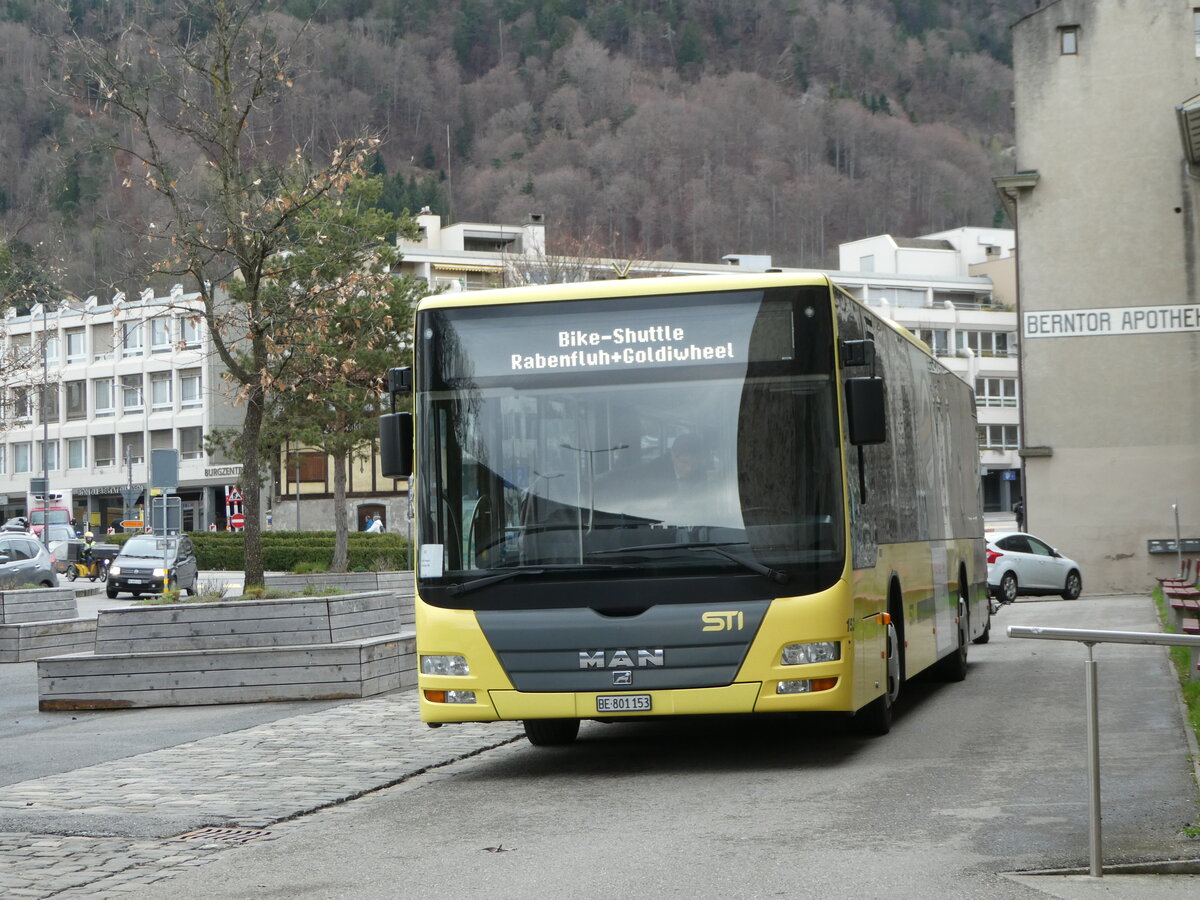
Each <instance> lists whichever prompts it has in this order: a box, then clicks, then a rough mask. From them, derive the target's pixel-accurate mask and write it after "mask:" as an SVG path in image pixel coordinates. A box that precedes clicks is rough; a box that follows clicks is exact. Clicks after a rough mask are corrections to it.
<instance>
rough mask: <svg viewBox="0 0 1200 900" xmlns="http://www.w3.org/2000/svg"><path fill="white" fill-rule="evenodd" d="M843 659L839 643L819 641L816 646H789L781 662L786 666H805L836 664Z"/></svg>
mask: <svg viewBox="0 0 1200 900" xmlns="http://www.w3.org/2000/svg"><path fill="white" fill-rule="evenodd" d="M841 658H842V645H841V644H840V643H839V642H838V641H818V642H816V643H815V644H788V645H787V646H786V647H784V648H783V655H782V656H781V657H780V659H779V662H780V664H781V665H784V666H803V665H806V664H807V663H819V662H836V661H837V660H839V659H841Z"/></svg>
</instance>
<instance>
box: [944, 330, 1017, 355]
mask: <svg viewBox="0 0 1200 900" xmlns="http://www.w3.org/2000/svg"><path fill="white" fill-rule="evenodd" d="M954 346H955V347H956V348H957V349H959V350H968V349H969V350H973V351H974V352H975V355H976V356H1016V355H1017V340H1016V335H1015V334H1011V333H1009V332H1007V331H958V332H955V339H954Z"/></svg>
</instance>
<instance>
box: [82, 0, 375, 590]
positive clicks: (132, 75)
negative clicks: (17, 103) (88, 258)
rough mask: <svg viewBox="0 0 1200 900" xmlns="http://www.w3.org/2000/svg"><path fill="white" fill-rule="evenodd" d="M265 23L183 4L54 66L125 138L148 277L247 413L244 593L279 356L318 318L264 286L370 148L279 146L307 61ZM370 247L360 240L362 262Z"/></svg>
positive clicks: (256, 564) (283, 361)
mask: <svg viewBox="0 0 1200 900" xmlns="http://www.w3.org/2000/svg"><path fill="white" fill-rule="evenodd" d="M271 8H272V7H271V5H270V4H269V3H268V2H265V0H178V2H177V3H176V4H175V11H174V15H162V14H159V15H155V16H149V15H147V16H132V17H131V18H130V19H129V20H128V24H127V25H126V26H125V29H124V30H123V31H121V32H119V33H117V34H115V35H113V36H112V37H111V39H106V40H103V41H101V40H97V39H91V38H86V37H82V36H79V35H73V36H72V37H71V38H70V39H69V40H67V41H66V42H65V45H64V46H63V48H62V49H63V51H64V52H63V53H62V54H61V58H62V59H63V60H64V61H65V64H66V66H67V71H66V72H65V83H66V84H67V85H68V86H69V87H70V89H71V91H72V94H73V96H74V98H75V99H76V101H77V103H82V102H86V101H89V100H90V101H92V102H94V104H95V108H96V109H97V111H98V112H102V113H104V114H106V115H108V116H112V117H113V118H115V119H117V120H118V121H120V122H121V123H123V124H124V125H126V126H128V128H127V129H122V130H120V131H118V133H117V136H116V139H115V141H113V142H112V149H113V150H114V151H116V153H117V154H118V156H121V155H123V154H124V155H127V156H128V157H129V158H131V159H132V160H133V161H134V162H135V163H136V166H137V170H138V171H136V172H134V171H133V170H132V169H131V175H130V176H129V177H127V178H126V179H125V186H126V188H127V189H131V190H132V189H134V188H136V187H137V186H139V185H141V186H142V187H144V188H148V189H149V191H150V192H152V193H153V194H154V195H155V196H156V197H157V199H158V201H159V203H160V209H161V215H162V218H161V220H158V219H154V220H152V221H148V222H141V223H137V224H138V225H139V227H141V228H142V230H143V236H144V239H145V241H146V242H147V243H148V245H149V246H150V247H152V248H153V250H154V258H155V259H157V260H158V262H157V264H156V266H155V272H156V273H157V274H160V275H163V274H165V275H170V276H171V277H174V278H184V279H187V280H188V281H190V282H191V283H192V284H193V286H194V289H195V290H196V291H198V292H199V295H200V298H201V300H202V303H203V309H204V312H203V318H204V321H205V323H206V326H207V328H208V331H209V333H210V335H211V339H212V343H213V346H214V348H215V352H216V353H217V354H218V356H219V357H220V360H221V363H222V364H223V366H224V368H225V370H226V376H225V377H226V379H227V381H228V382H229V385H230V387H231V394H232V396H233V398H234V400H235V401H236V402H238V403H240V404H241V405H242V406H243V407H244V409H245V417H244V422H243V427H242V439H241V440H240V441H239V442H238V446H239V453H240V456H241V463H242V476H241V486H242V493H243V496H244V498H245V513H246V530H245V569H246V571H245V577H246V585H247V587H253V586H256V585H261V584H262V583H263V557H262V537H261V527H262V503H261V491H262V488H263V485H264V482H265V480H266V476H267V474H268V472H267V468H268V467H267V466H266V465H265V464H264V459H263V456H262V453H261V446H262V444H261V441H260V437H261V432H262V428H263V422H264V416H265V414H266V410H267V408H268V404H269V401H270V400H271V398H272V396H273V395H274V392H276V391H277V390H279V388H278V385H279V384H280V383H281V381H285V380H286V379H284V378H283V376H282V374H281V370H280V367H286V366H287V363H288V359H289V353H288V352H287V348H288V347H289V346H290V345H291V344H292V343H293V342H294V341H295V339H296V336H297V335H298V334H302V333H303V331H304V329H308V328H311V327H313V322H314V321H316V320H319V319H320V318H321V314H322V311H321V310H320V309H319V308H309V309H296V308H294V307H293V306H292V300H293V298H292V297H291V296H290V294H289V292H287V291H278V290H271V289H270V286H271V284H272V282H273V281H274V280H275V279H277V278H278V277H280V276H281V275H282V274H283V273H284V272H285V266H286V260H287V258H288V257H289V255H291V253H292V252H293V251H294V250H295V249H296V244H295V241H296V234H297V233H298V229H297V228H296V225H297V223H298V222H299V221H301V220H302V219H303V218H304V217H305V216H309V215H311V214H312V213H313V210H314V209H315V208H316V207H317V206H318V205H319V204H320V203H321V202H322V200H323V199H324V198H325V197H326V196H328V195H331V194H336V193H337V192H339V191H340V190H342V188H344V186H345V185H347V184H348V183H349V182H350V181H351V180H352V179H353V178H355V177H357V176H359V175H361V174H363V173H364V171H365V164H366V162H367V157H368V154H369V153H370V152H371V151H372V150H373V149H374V148H375V147H376V145H377V143H378V141H377V139H376V137H375V136H373V135H371V134H367V133H363V134H359V135H356V136H352V137H349V138H347V139H345V140H343V141H342V142H341V144H340V145H338V146H336V147H326V148H319V147H314V146H311V145H306V146H295V145H290V144H289V143H288V141H287V140H286V138H283V137H282V135H284V134H286V133H287V130H286V129H285V128H284V127H283V125H284V123H282V122H279V121H277V119H278V117H279V116H280V115H282V114H283V113H282V110H284V109H286V107H287V104H285V103H282V102H281V101H282V98H283V96H284V95H285V94H286V93H287V92H288V90H289V89H290V88H291V86H292V84H293V81H294V79H296V78H298V77H299V76H300V74H301V72H300V69H299V67H300V65H301V64H302V63H301V61H303V60H305V59H310V58H313V57H312V56H311V55H309V54H307V53H306V50H307V48H306V44H305V42H306V39H307V35H308V28H307V23H306V22H300V21H297V20H295V19H292V18H290V17H286V16H281V15H276V14H272V13H271V12H270V10H271ZM142 23H148V24H142ZM378 238H379V236H378V235H366V234H364V235H362V236H361V240H362V242H363V245H364V247H366V246H368V245H369V244H371V243H372V242H375V241H377V240H378ZM313 303H314V304H316V305H317V306H319V304H320V303H321V300H320V299H319V298H317V299H314V300H313Z"/></svg>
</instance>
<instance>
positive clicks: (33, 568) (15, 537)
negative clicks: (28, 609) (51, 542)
mask: <svg viewBox="0 0 1200 900" xmlns="http://www.w3.org/2000/svg"><path fill="white" fill-rule="evenodd" d="M27 584H34V585H37V586H38V587H58V575H56V574H55V572H54V558H53V557H52V556H51V555H50V552H49V551H48V550H47V549H46V548H45V547H44V546H42V544H41V542H40V541H39V540H38V539H37V538H36V537H34V536H33V535H32V534H21V533H20V532H17V531H0V588H2V589H5V590H8V589H11V588H19V587H23V586H25V585H27Z"/></svg>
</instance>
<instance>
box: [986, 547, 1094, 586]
mask: <svg viewBox="0 0 1200 900" xmlns="http://www.w3.org/2000/svg"><path fill="white" fill-rule="evenodd" d="M985 537H986V538H987V563H988V589H989V590H990V591H991V592H992V594H994V595H995V597H996V599H997V600H999V601H1000V602H1001V603H1012V602H1013V601H1014V600H1016V599H1017V597H1018V596H1019V595H1021V594H1059V595H1060V596H1061V597H1062V598H1063V599H1064V600H1074V599H1075V598H1076V597H1078V596H1079V594H1080V592H1081V591H1082V590H1083V575H1082V574H1081V573H1080V570H1079V563H1077V562H1075V560H1073V559H1067V557H1065V556H1063V555H1062V554H1061V553H1059V552H1058V551H1057V550H1055V549H1054V548H1053V547H1051V546H1050V545H1049V544H1047V543H1046V542H1045V541H1043V540H1041V539H1040V538H1036V537H1034V536H1033V535H1032V534H1026V533H1025V532H1023V531H1005V532H991V533H989V534H987V535H985Z"/></svg>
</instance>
